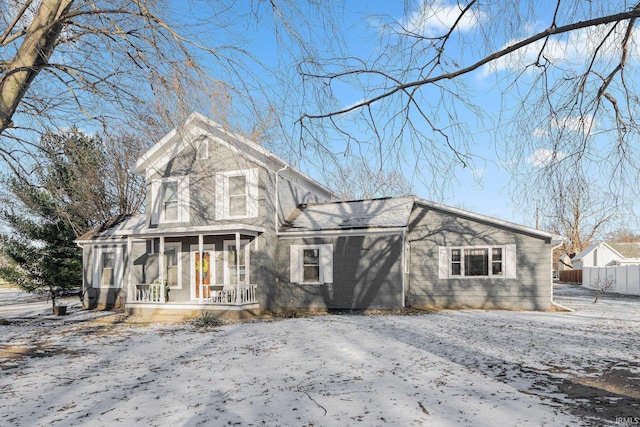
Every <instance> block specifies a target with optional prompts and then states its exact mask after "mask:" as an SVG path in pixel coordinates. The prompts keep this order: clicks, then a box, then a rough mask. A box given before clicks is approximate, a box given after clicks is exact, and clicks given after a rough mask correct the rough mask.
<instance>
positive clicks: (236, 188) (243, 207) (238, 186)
mask: <svg viewBox="0 0 640 427" xmlns="http://www.w3.org/2000/svg"><path fill="white" fill-rule="evenodd" d="M228 180H229V181H228V185H229V216H247V190H248V189H247V177H246V175H237V176H230V177H229V178H228Z"/></svg>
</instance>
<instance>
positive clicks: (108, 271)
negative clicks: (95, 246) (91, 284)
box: [100, 252, 116, 288]
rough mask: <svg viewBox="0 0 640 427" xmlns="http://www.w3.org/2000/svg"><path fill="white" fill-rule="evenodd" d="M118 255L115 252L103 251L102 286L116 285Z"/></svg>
mask: <svg viewBox="0 0 640 427" xmlns="http://www.w3.org/2000/svg"><path fill="white" fill-rule="evenodd" d="M115 267H116V257H115V253H113V252H102V282H101V283H100V286H102V287H106V288H110V287H113V285H114V279H115V274H114V273H115Z"/></svg>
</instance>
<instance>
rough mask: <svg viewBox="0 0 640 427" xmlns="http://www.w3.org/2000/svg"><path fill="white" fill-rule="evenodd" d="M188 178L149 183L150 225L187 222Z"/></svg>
mask: <svg viewBox="0 0 640 427" xmlns="http://www.w3.org/2000/svg"><path fill="white" fill-rule="evenodd" d="M189 204H190V195H189V177H188V176H180V177H170V178H162V179H154V180H153V181H151V223H152V224H164V223H172V222H189Z"/></svg>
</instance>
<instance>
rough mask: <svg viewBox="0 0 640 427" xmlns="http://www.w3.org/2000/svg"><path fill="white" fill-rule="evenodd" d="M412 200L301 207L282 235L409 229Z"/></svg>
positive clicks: (286, 222) (355, 201)
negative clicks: (303, 232)
mask: <svg viewBox="0 0 640 427" xmlns="http://www.w3.org/2000/svg"><path fill="white" fill-rule="evenodd" d="M412 207H413V197H399V198H389V197H387V198H381V199H369V200H348V201H336V202H326V203H309V204H302V205H299V206H298V207H297V208H296V209H295V210H294V211H293V213H292V214H291V216H289V218H288V219H287V221H285V224H284V225H283V226H282V227H281V228H280V231H282V232H285V233H287V232H293V231H323V230H354V229H368V228H394V227H406V226H407V225H408V224H409V216H410V215H411V209H412Z"/></svg>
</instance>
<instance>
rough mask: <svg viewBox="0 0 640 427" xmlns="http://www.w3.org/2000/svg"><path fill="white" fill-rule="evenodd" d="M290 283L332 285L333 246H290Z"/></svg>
mask: <svg viewBox="0 0 640 427" xmlns="http://www.w3.org/2000/svg"><path fill="white" fill-rule="evenodd" d="M290 256H291V277H290V281H291V283H300V284H323V283H333V245H332V244H320V245H291V252H290Z"/></svg>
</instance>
